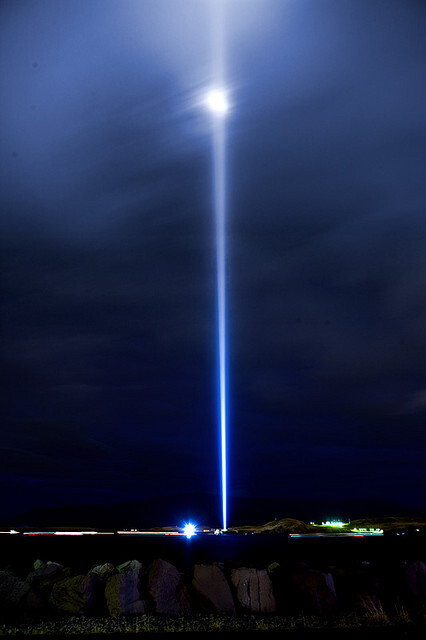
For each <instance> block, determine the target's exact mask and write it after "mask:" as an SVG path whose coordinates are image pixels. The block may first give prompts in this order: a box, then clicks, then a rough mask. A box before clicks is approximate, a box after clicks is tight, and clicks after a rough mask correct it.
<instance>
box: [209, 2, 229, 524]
mask: <svg viewBox="0 0 426 640" xmlns="http://www.w3.org/2000/svg"><path fill="white" fill-rule="evenodd" d="M210 10H211V24H212V78H213V83H214V84H213V86H214V87H215V89H214V90H213V91H212V92H211V93H210V94H209V96H208V98H207V101H208V105H209V107H210V110H211V113H212V127H213V130H212V133H213V187H214V215H215V223H216V283H217V294H216V295H217V342H218V375H219V380H218V391H219V399H218V400H219V402H218V405H219V406H218V419H219V433H220V464H221V496H222V529H223V530H224V531H226V528H227V520H228V514H227V503H228V472H227V430H228V415H227V411H228V406H227V405H228V402H227V384H228V380H227V378H228V375H227V374H228V371H227V332H226V227H225V222H226V181H225V172H226V153H225V150H226V134H225V116H226V112H227V110H228V105H227V99H226V93H224V91H223V87H224V75H225V74H224V69H225V57H224V26H225V21H224V6H223V0H211V5H210Z"/></svg>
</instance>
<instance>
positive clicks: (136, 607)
mask: <svg viewBox="0 0 426 640" xmlns="http://www.w3.org/2000/svg"><path fill="white" fill-rule="evenodd" d="M117 569H118V570H119V573H117V574H116V575H114V576H111V577H110V578H108V580H107V582H106V585H105V599H106V602H107V605H108V611H109V612H110V614H111V615H112V616H126V615H132V614H137V613H147V610H148V607H147V603H146V601H145V600H144V599H143V598H142V596H141V589H142V573H143V572H142V565H141V563H140V562H138V561H137V560H131V561H130V562H127V563H125V564H124V565H122V566H121V567H117Z"/></svg>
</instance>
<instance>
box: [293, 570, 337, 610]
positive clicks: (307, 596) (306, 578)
mask: <svg viewBox="0 0 426 640" xmlns="http://www.w3.org/2000/svg"><path fill="white" fill-rule="evenodd" d="M291 584H292V591H293V594H294V596H295V601H296V603H297V605H298V606H299V607H300V609H301V610H302V611H306V612H309V613H311V614H313V615H322V614H329V613H332V612H333V611H334V610H335V609H336V606H337V600H336V589H335V586H334V580H333V576H332V575H331V573H323V572H321V571H315V570H307V571H301V572H298V573H293V574H292V576H291Z"/></svg>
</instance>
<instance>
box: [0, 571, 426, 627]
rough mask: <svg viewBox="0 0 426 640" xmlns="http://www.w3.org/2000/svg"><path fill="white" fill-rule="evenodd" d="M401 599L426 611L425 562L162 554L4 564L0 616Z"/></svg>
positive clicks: (347, 604)
mask: <svg viewBox="0 0 426 640" xmlns="http://www.w3.org/2000/svg"><path fill="white" fill-rule="evenodd" d="M397 606H403V607H406V608H408V609H410V610H411V611H412V612H414V613H417V614H420V615H424V614H425V613H426V564H425V563H424V562H422V561H420V560H419V561H415V562H410V563H401V562H399V563H396V564H395V563H394V564H392V563H391V562H390V563H389V566H388V567H387V568H386V569H383V567H381V568H380V569H377V568H375V567H374V566H373V565H372V564H370V563H368V562H359V563H355V564H353V565H352V566H351V567H349V568H348V567H345V568H342V567H337V566H333V567H328V568H327V569H326V570H324V568H322V569H321V570H320V569H318V568H315V567H313V566H309V565H308V564H306V563H298V564H297V565H292V566H288V567H283V566H280V565H279V564H277V563H273V564H271V565H270V566H269V567H264V568H258V567H256V568H255V567H236V566H232V564H231V563H225V564H221V563H215V564H204V565H203V564H196V565H194V566H193V567H191V569H189V570H188V571H187V572H186V573H185V574H183V573H180V572H179V571H178V569H177V568H176V567H175V566H174V565H173V564H171V563H170V562H167V561H166V560H163V559H157V560H155V561H154V562H151V563H150V564H147V565H145V564H143V563H141V562H140V561H139V560H129V561H127V562H125V563H123V564H121V565H118V566H114V565H113V564H110V563H105V564H102V565H98V566H95V567H92V568H91V569H90V570H88V571H87V573H80V574H77V575H76V574H75V573H74V572H73V570H72V569H71V568H69V567H63V566H61V565H60V564H58V563H55V562H46V563H44V562H42V561H40V560H37V561H36V562H35V563H34V567H33V568H32V570H31V571H30V572H29V573H28V574H27V575H26V576H22V575H16V574H15V573H13V572H12V571H10V570H3V571H0V615H1V618H2V620H3V621H8V620H23V621H30V620H33V619H37V618H43V617H55V616H56V617H57V616H69V615H73V616H76V615H85V616H87V615H89V616H90V615H93V616H105V615H110V616H121V615H125V616H127V615H135V614H147V613H149V614H158V615H163V616H164V615H165V616H174V617H177V616H190V615H195V614H199V613H217V614H222V615H223V614H225V615H229V616H238V615H241V614H254V615H256V614H258V615H261V614H263V615H265V614H270V615H273V614H280V615H298V614H305V615H323V616H332V615H334V614H337V613H342V612H353V611H358V612H361V613H362V611H363V610H364V611H365V610H368V611H381V610H383V608H386V607H397Z"/></svg>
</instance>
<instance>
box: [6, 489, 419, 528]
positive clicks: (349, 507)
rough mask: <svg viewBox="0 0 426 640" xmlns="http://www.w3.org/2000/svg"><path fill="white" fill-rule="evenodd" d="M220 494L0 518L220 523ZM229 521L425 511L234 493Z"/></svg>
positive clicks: (13, 521) (84, 523)
mask: <svg viewBox="0 0 426 640" xmlns="http://www.w3.org/2000/svg"><path fill="white" fill-rule="evenodd" d="M220 504H221V503H220V498H219V497H218V496H214V495H208V494H190V495H177V496H160V497H157V498H149V499H146V500H137V501H132V502H122V503H118V504H112V505H72V506H64V507H58V508H49V509H47V508H38V509H32V510H31V511H27V512H26V513H24V514H22V515H20V516H17V517H14V518H9V519H7V520H4V521H3V522H2V523H1V525H0V526H1V527H2V528H8V527H15V528H16V527H35V528H43V527H85V528H96V529H101V528H103V529H120V528H152V527H162V526H173V525H177V526H181V525H182V524H183V523H184V522H186V521H188V520H191V521H193V522H196V523H198V524H200V525H201V524H202V525H206V526H209V527H220V526H221V516H220ZM229 515H230V517H229V522H230V525H234V526H238V525H261V524H264V523H265V522H267V521H270V520H273V519H275V518H276V519H278V520H279V519H282V518H295V519H297V520H302V521H304V522H310V521H314V522H319V523H320V522H321V521H323V520H328V519H339V520H344V521H348V520H354V519H359V518H372V517H374V518H383V517H389V516H404V517H405V516H411V517H412V516H417V515H422V516H424V515H426V514H425V511H424V510H421V511H419V510H418V511H413V510H410V509H407V508H405V507H402V506H401V505H398V504H395V503H394V502H390V501H384V500H378V499H368V500H348V501H346V502H344V501H342V500H279V499H272V498H264V499H262V498H234V499H231V500H230V501H229Z"/></svg>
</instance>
